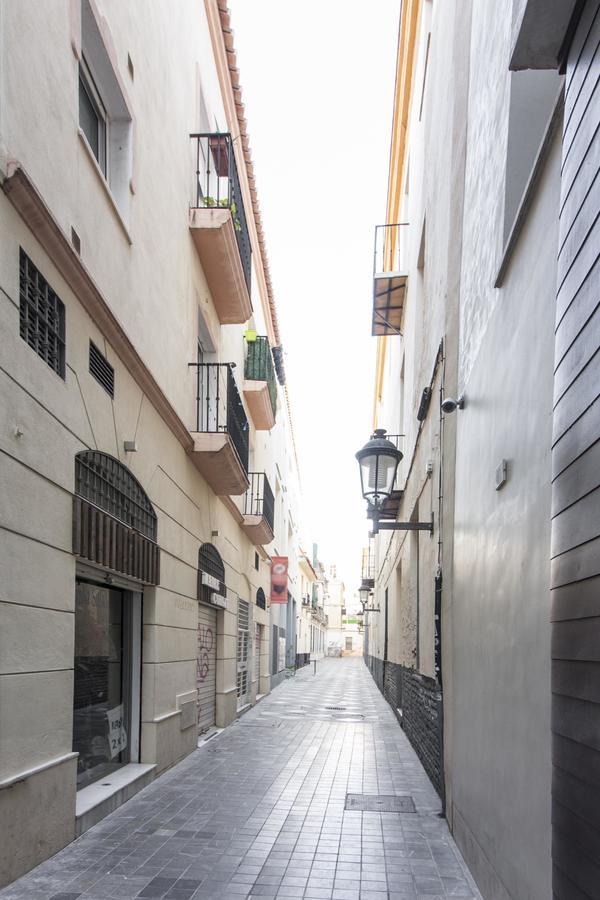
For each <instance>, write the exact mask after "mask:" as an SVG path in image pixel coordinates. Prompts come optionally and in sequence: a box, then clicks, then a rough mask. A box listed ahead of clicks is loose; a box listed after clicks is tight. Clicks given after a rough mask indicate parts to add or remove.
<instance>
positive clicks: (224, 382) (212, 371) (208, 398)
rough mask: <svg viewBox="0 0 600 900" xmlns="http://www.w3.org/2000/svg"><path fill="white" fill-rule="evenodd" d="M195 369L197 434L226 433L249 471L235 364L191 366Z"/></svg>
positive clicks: (247, 445)
mask: <svg viewBox="0 0 600 900" xmlns="http://www.w3.org/2000/svg"><path fill="white" fill-rule="evenodd" d="M190 365H191V366H194V367H195V368H196V373H197V375H196V431H198V432H207V433H220V434H223V433H225V434H228V435H229V437H230V438H231V442H232V443H233V446H234V447H235V449H236V452H237V455H238V457H239V460H240V462H241V464H242V466H243V468H244V471H245V472H246V473H247V472H248V448H249V427H248V419H247V417H246V413H245V410H244V405H243V403H242V398H241V397H240V394H239V391H238V389H237V385H236V383H235V378H234V377H233V369H234V365H235V364H234V363H190Z"/></svg>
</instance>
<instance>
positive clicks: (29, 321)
mask: <svg viewBox="0 0 600 900" xmlns="http://www.w3.org/2000/svg"><path fill="white" fill-rule="evenodd" d="M19 331H20V334H21V337H22V338H23V340H24V341H26V342H27V343H28V344H29V346H30V347H31V349H32V350H34V351H35V352H36V353H37V355H38V356H41V358H42V359H43V360H44V362H46V363H47V364H48V365H49V366H50V368H51V369H52V370H53V371H54V372H56V374H57V375H60V377H61V378H64V377H65V306H64V303H63V302H62V300H61V299H60V298H59V297H58V296H57V294H56V293H55V292H54V291H53V290H52V288H51V287H50V285H49V284H48V282H47V281H46V279H45V278H44V276H43V275H42V274H41V272H40V271H39V270H38V269H37V268H36V266H34V264H33V263H32V261H31V260H30V259H29V257H28V256H27V254H26V253H25V251H24V250H23V249H22V248H21V250H20V252H19Z"/></svg>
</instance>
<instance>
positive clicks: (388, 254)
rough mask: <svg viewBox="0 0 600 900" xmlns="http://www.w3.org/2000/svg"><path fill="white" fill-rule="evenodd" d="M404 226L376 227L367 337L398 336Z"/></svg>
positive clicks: (405, 280) (403, 284)
mask: <svg viewBox="0 0 600 900" xmlns="http://www.w3.org/2000/svg"><path fill="white" fill-rule="evenodd" d="M407 242H408V225H407V224H406V223H405V222H402V223H397V224H395V225H378V226H377V227H376V228H375V253H374V259H373V326H372V329H371V334H372V335H374V336H376V337H379V336H381V335H391V334H401V333H402V319H403V314H404V305H405V298H406V290H407V286H408V268H407Z"/></svg>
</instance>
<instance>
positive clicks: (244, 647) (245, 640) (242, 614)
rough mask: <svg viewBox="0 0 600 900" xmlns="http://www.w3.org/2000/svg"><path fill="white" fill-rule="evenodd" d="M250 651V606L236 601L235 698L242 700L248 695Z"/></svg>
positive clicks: (242, 601)
mask: <svg viewBox="0 0 600 900" xmlns="http://www.w3.org/2000/svg"><path fill="white" fill-rule="evenodd" d="M249 649H250V604H249V603H247V602H246V601H245V600H238V643H237V665H238V670H237V696H238V701H240V700H243V699H244V698H245V696H246V694H247V693H248V656H249Z"/></svg>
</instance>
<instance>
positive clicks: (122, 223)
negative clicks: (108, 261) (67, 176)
mask: <svg viewBox="0 0 600 900" xmlns="http://www.w3.org/2000/svg"><path fill="white" fill-rule="evenodd" d="M77 135H78V137H79V140H80V142H81V144H82V145H83V149H84V150H85V152H86V154H87V157H88V159H89V160H90V162H91V164H92V166H93V168H94V171H95V173H96V175H97V176H98V179H99V181H100V184H101V185H102V187H103V189H104V193H105V194H106V196H107V197H108V200H109V202H110V205H111V208H112V211H113V212H114V214H115V216H116V218H117V222H118V223H119V225H120V226H121V228H122V230H123V233H124V235H125V237H126V238H127V242H128V243H129V244H133V240H132V238H131V234H130V231H129V226H128V225H127V222H126V221H125V219H124V218H123V214H122V213H121V210H120V209H119V207H118V206H117V201H116V200H115V198H114V196H113V193H112V191H111V189H110V185H109V183H108V181H107V180H106V178H105V176H104V172H103V171H102V169H101V168H100V166H99V165H98V160H97V159H96V157H95V156H94V151H93V150H92V148H91V147H90V145H89V143H88V140H87V138H86V136H85V134H84V133H83V131H82V130H81V128H78V129H77Z"/></svg>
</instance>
